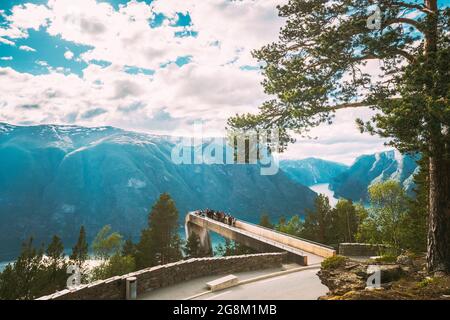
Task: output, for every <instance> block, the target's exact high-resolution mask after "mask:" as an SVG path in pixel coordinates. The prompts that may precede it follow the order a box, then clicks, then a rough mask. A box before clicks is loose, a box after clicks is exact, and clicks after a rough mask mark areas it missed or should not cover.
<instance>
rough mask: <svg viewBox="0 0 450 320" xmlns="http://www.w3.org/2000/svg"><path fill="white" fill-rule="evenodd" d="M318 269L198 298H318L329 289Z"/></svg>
mask: <svg viewBox="0 0 450 320" xmlns="http://www.w3.org/2000/svg"><path fill="white" fill-rule="evenodd" d="M317 271H319V268H317V269H310V270H304V271H300V272H295V273H291V274H287V275H283V276H279V277H275V278H269V279H266V280H262V281H258V282H253V283H249V284H245V285H240V286H237V287H233V288H229V289H225V290H222V291H218V292H214V293H209V294H207V295H203V296H201V297H199V298H198V300H251V299H256V300H283V299H284V300H316V299H317V298H318V297H320V296H323V295H325V294H326V293H327V291H328V288H327V287H326V286H324V285H323V284H322V283H321V282H320V279H319V277H318V276H317V275H316V273H317Z"/></svg>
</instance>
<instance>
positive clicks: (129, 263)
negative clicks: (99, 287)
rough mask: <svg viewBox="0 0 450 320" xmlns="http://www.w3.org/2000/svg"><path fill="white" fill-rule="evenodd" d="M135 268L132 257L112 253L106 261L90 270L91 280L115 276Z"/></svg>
mask: <svg viewBox="0 0 450 320" xmlns="http://www.w3.org/2000/svg"><path fill="white" fill-rule="evenodd" d="M135 269H136V264H135V260H134V257H132V256H122V255H120V254H119V253H116V254H114V255H113V256H112V257H110V258H109V259H108V260H107V261H105V262H103V263H102V264H101V265H100V266H98V267H96V268H94V270H92V276H91V280H92V281H95V280H103V279H108V278H111V277H115V276H121V275H124V274H127V273H130V272H133V271H134V270H135Z"/></svg>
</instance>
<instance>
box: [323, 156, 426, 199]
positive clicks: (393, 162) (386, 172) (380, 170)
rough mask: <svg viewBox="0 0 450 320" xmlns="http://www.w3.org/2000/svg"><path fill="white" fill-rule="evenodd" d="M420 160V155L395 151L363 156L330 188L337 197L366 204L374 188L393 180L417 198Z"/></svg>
mask: <svg viewBox="0 0 450 320" xmlns="http://www.w3.org/2000/svg"><path fill="white" fill-rule="evenodd" d="M419 159H420V156H419V155H417V156H411V155H401V154H399V153H397V152H395V151H394V150H390V151H385V152H380V153H376V154H371V155H362V156H360V157H358V158H357V159H356V160H355V162H354V163H353V164H352V165H351V166H350V168H349V169H348V170H346V171H344V172H343V173H341V174H339V175H337V176H336V177H334V178H333V179H332V181H331V183H330V188H331V190H333V191H334V195H335V197H343V198H346V199H352V200H353V201H360V200H362V201H363V202H365V201H367V200H368V195H367V190H368V188H369V187H370V185H372V184H374V183H376V182H382V181H386V180H390V179H392V180H395V181H398V182H399V183H400V184H402V186H403V187H404V189H405V190H406V192H407V193H408V194H409V195H411V196H413V194H414V192H413V188H414V175H415V174H416V173H418V171H419V167H418V165H417V163H416V161H417V160H419Z"/></svg>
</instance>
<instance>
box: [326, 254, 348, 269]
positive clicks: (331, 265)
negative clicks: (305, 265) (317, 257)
mask: <svg viewBox="0 0 450 320" xmlns="http://www.w3.org/2000/svg"><path fill="white" fill-rule="evenodd" d="M346 261H347V258H346V257H343V256H339V255H337V256H332V257H329V258H326V259H325V260H323V261H322V264H321V266H322V269H328V270H331V269H337V268H339V267H343V266H345V262H346Z"/></svg>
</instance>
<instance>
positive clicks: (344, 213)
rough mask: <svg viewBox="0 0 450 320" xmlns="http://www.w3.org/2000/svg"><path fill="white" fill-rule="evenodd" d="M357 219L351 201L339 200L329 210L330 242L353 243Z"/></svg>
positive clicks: (356, 230) (356, 229)
mask: <svg viewBox="0 0 450 320" xmlns="http://www.w3.org/2000/svg"><path fill="white" fill-rule="evenodd" d="M358 225H359V219H358V214H357V210H356V208H355V206H354V205H353V203H352V201H351V200H345V199H340V200H339V201H338V203H337V204H336V207H335V208H333V209H332V210H331V233H332V234H331V236H330V238H332V240H331V239H330V240H331V242H332V243H333V244H338V243H341V242H354V241H355V235H356V233H357V232H358Z"/></svg>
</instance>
